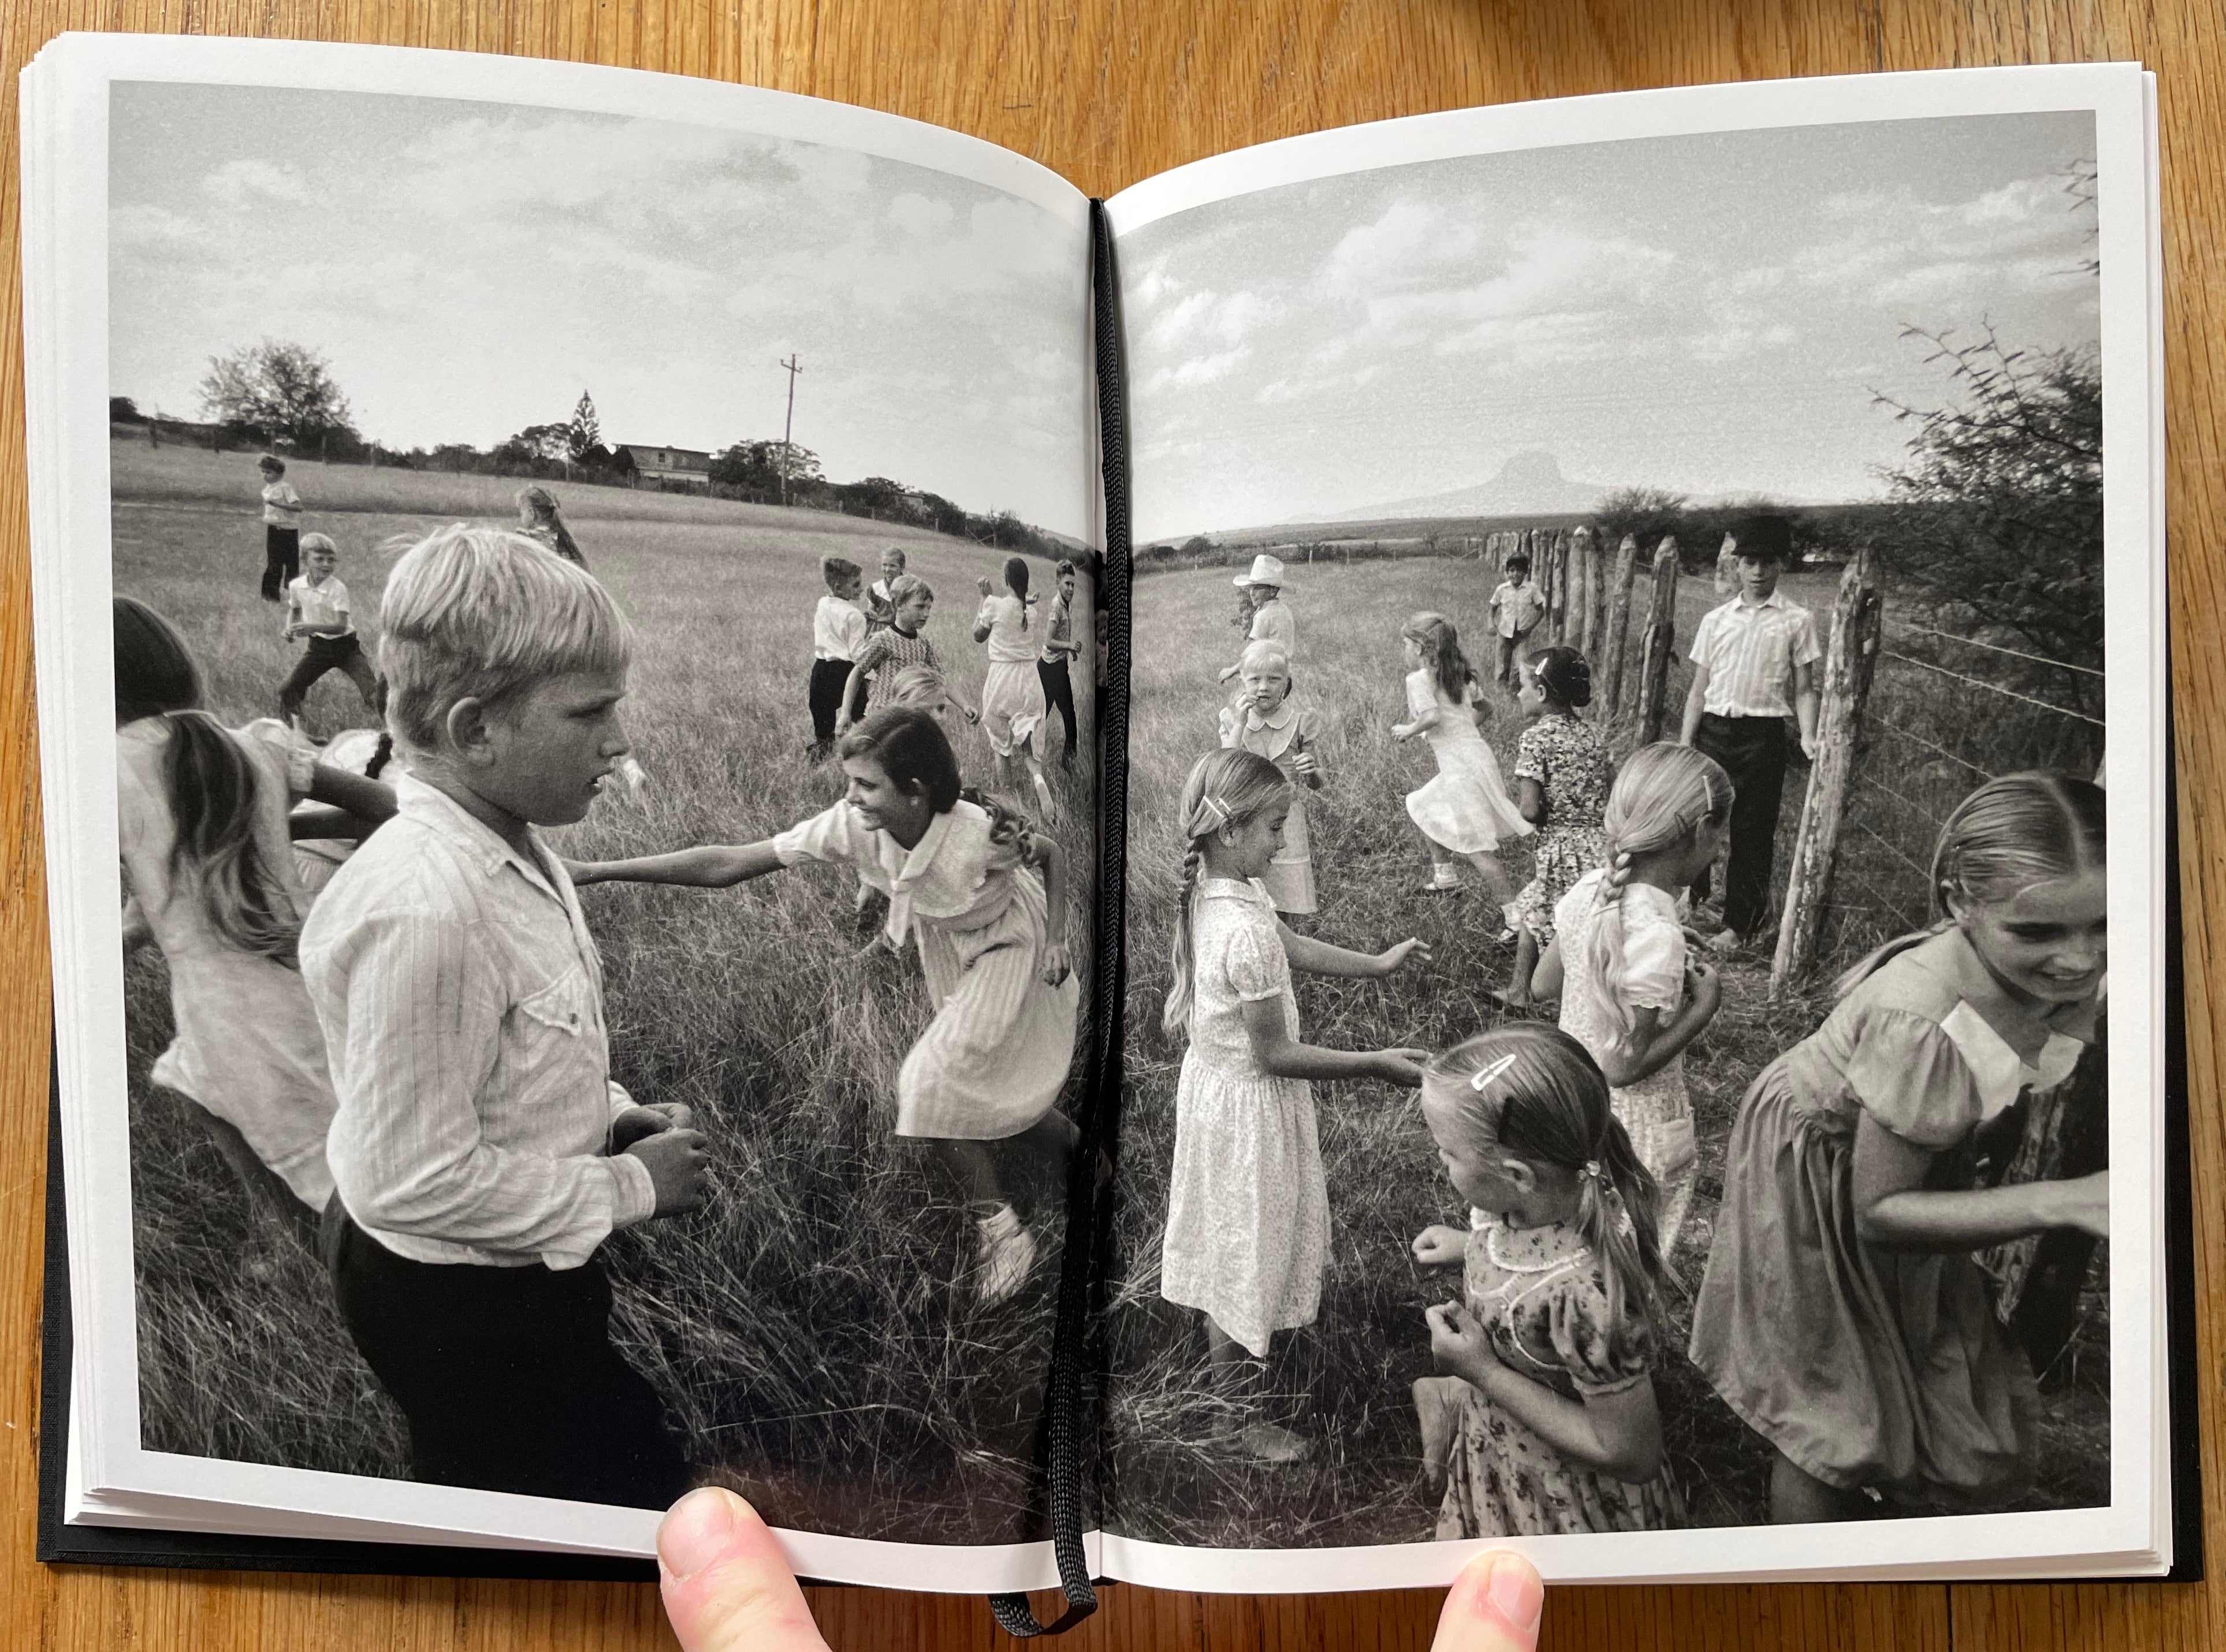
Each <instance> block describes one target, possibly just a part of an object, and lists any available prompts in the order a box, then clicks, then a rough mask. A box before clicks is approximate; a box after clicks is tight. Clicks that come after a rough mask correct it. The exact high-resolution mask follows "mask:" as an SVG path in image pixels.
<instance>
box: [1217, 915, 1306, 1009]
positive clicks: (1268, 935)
mask: <svg viewBox="0 0 2226 1652" xmlns="http://www.w3.org/2000/svg"><path fill="white" fill-rule="evenodd" d="M1224 968H1225V969H1227V970H1228V971H1229V984H1230V985H1231V987H1232V988H1235V989H1236V993H1237V997H1239V998H1240V999H1243V1001H1245V1002H1247V1003H1252V1002H1255V1001H1257V1000H1259V999H1262V998H1276V997H1280V996H1281V995H1282V991H1283V988H1285V987H1287V986H1288V985H1289V984H1290V979H1291V964H1290V960H1289V959H1288V958H1287V957H1285V956H1283V942H1282V937H1280V936H1278V935H1277V934H1276V933H1275V925H1274V924H1273V923H1271V922H1269V921H1268V920H1267V918H1266V917H1265V915H1264V914H1262V921H1261V922H1259V923H1256V924H1244V925H1243V927H1242V928H1240V929H1239V930H1237V932H1236V934H1234V935H1232V936H1231V937H1230V941H1229V950H1228V951H1227V952H1226V953H1225V954H1224Z"/></svg>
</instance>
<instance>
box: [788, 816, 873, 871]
mask: <svg viewBox="0 0 2226 1652" xmlns="http://www.w3.org/2000/svg"><path fill="white" fill-rule="evenodd" d="M872 836H873V834H872V833H871V832H869V831H868V830H867V829H866V828H865V827H863V826H862V825H860V824H859V823H858V816H857V815H856V812H855V810H852V809H851V807H850V805H849V804H847V803H838V804H834V805H832V806H831V807H830V808H827V809H824V810H821V811H820V812H819V813H817V814H816V815H814V816H812V817H811V819H809V820H800V821H798V822H797V823H796V824H795V825H793V826H792V827H790V828H789V829H787V830H786V831H785V832H779V833H776V834H775V835H774V836H773V853H774V854H775V855H779V857H780V863H781V864H782V865H783V866H794V865H795V864H796V863H797V862H798V861H843V862H845V863H847V864H849V865H853V866H855V865H859V864H862V863H863V864H870V863H871V861H873V858H874V855H873V850H872V847H871V840H872Z"/></svg>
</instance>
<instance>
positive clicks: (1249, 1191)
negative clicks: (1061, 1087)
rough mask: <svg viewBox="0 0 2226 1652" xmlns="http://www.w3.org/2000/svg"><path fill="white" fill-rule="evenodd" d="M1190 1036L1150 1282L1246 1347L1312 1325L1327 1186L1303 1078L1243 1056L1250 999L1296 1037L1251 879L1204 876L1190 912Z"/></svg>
mask: <svg viewBox="0 0 2226 1652" xmlns="http://www.w3.org/2000/svg"><path fill="white" fill-rule="evenodd" d="M1190 924H1191V958H1192V982H1193V993H1194V997H1193V999H1192V1007H1191V1020H1190V1047H1189V1048H1188V1049H1187V1050H1186V1051H1185V1052H1183V1064H1182V1078H1181V1080H1180V1083H1178V1084H1177V1086H1176V1089H1175V1153H1174V1166H1173V1169H1172V1170H1171V1171H1170V1172H1168V1177H1167V1236H1166V1238H1165V1239H1164V1241H1163V1242H1161V1247H1160V1294H1161V1295H1162V1296H1164V1297H1165V1298H1167V1300H1168V1301H1170V1302H1174V1303H1180V1305H1181V1306H1184V1307H1186V1308H1198V1309H1201V1310H1203V1311H1204V1312H1206V1313H1209V1314H1212V1316H1213V1322H1214V1323H1215V1324H1216V1325H1219V1326H1220V1327H1221V1328H1222V1330H1224V1331H1226V1332H1228V1333H1229V1335H1230V1336H1231V1337H1234V1338H1236V1340H1237V1342H1239V1343H1241V1344H1243V1346H1244V1347H1245V1349H1246V1350H1247V1351H1249V1352H1250V1353H1251V1354H1252V1355H1254V1356H1255V1357H1265V1356H1266V1354H1267V1352H1268V1339H1269V1337H1270V1336H1271V1335H1272V1334H1273V1333H1274V1332H1275V1331H1285V1330H1288V1329H1290V1328H1291V1327H1293V1326H1295V1325H1312V1324H1313V1319H1314V1315H1315V1313H1316V1312H1318V1311H1319V1310H1320V1306H1321V1283H1322V1269H1323V1267H1324V1265H1325V1263H1326V1261H1327V1259H1328V1255H1329V1187H1328V1184H1327V1182H1326V1180H1325V1179H1324V1177H1323V1173H1322V1162H1321V1147H1320V1142H1319V1141H1318V1140H1317V1137H1316V1134H1315V1124H1314V1093H1313V1085H1311V1084H1309V1083H1307V1081H1306V1080H1304V1079H1303V1078H1276V1077H1271V1076H1270V1075H1269V1074H1267V1073H1263V1072H1262V1071H1260V1070H1259V1068H1258V1067H1256V1066H1255V1065H1254V1064H1253V1061H1252V1040H1251V1038H1250V1035H1249V1034H1248V1033H1247V1032H1245V1030H1244V1008H1243V1007H1244V1006H1245V1005H1246V1004H1248V1003H1255V1002H1258V1001H1262V1000H1269V999H1272V1000H1274V1001H1276V1002H1277V1003H1278V1004H1279V1005H1280V1006H1281V1007H1282V1015H1283V1031H1284V1033H1285V1035H1286V1036H1287V1037H1289V1038H1292V1039H1296V1038H1297V1037H1298V1036H1299V1004H1298V1000H1297V999H1296V998H1295V997H1294V996H1293V995H1292V992H1291V964H1290V960H1289V959H1288V957H1286V956H1284V953H1283V942H1282V937H1281V936H1280V935H1278V934H1277V933H1276V930H1275V908H1274V906H1273V905H1270V904H1269V899H1268V892H1267V890H1266V888H1265V887H1263V886H1262V884H1261V883H1260V881H1259V880H1257V879H1252V880H1247V881H1244V882H1239V881H1237V880H1235V879H1233V878H1207V879H1205V880H1203V881H1202V882H1201V883H1200V884H1199V888H1198V894H1197V899H1196V903H1195V905H1193V906H1192V911H1191V916H1190Z"/></svg>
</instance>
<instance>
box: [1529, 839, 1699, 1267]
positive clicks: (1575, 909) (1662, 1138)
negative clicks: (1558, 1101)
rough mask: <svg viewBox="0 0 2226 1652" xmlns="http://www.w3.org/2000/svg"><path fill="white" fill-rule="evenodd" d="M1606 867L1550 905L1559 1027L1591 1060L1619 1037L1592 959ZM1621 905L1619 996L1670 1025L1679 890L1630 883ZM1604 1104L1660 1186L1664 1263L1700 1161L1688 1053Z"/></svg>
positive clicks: (1681, 973)
mask: <svg viewBox="0 0 2226 1652" xmlns="http://www.w3.org/2000/svg"><path fill="white" fill-rule="evenodd" d="M1606 876H1607V868H1606V867H1593V870H1591V871H1590V872H1587V874H1585V875H1584V876H1583V877H1581V878H1580V879H1578V880H1577V881H1576V884H1575V886H1574V887H1573V888H1572V889H1570V891H1569V893H1568V894H1566V895H1564V896H1562V897H1561V905H1559V906H1557V907H1556V908H1555V912H1554V927H1555V932H1556V934H1557V936H1558V937H1559V938H1560V941H1561V982H1562V985H1561V1031H1562V1032H1566V1033H1568V1035H1569V1036H1570V1037H1571V1038H1573V1039H1575V1040H1576V1041H1577V1042H1578V1043H1580V1044H1581V1045H1584V1046H1585V1048H1586V1049H1587V1050H1589V1051H1591V1052H1592V1054H1593V1059H1594V1060H1595V1061H1597V1060H1598V1059H1600V1057H1601V1055H1602V1054H1604V1053H1605V1052H1607V1051H1608V1050H1610V1049H1612V1048H1613V1047H1614V1046H1615V1045H1616V1044H1617V1042H1618V1041H1619V1039H1621V1038H1622V1036H1623V1032H1622V1027H1621V1025H1620V1023H1619V1021H1618V1020H1617V1018H1616V1015H1615V1013H1614V1009H1613V1007H1612V1004H1611V1002H1610V1000H1609V998H1608V996H1607V988H1606V984H1605V983H1604V982H1601V981H1600V978H1599V976H1598V975H1597V974H1596V973H1595V971H1594V969H1593V958H1592V938H1593V926H1594V925H1595V924H1598V923H1599V921H1600V917H1601V914H1602V913H1603V912H1605V911H1606V908H1604V907H1603V906H1602V905H1600V883H1601V880H1603V879H1605V878H1606ZM1622 906H1623V969H1622V971H1621V982H1620V985H1619V988H1618V989H1617V991H1616V994H1615V998H1616V1000H1617V1001H1619V1002H1620V1003H1621V1004H1622V1006H1623V1007H1624V1008H1625V1010H1626V1011H1636V1010H1642V1009H1650V1010H1654V1011H1657V1012H1658V1017H1657V1025H1666V1024H1667V1023H1668V1022H1669V1020H1670V1019H1671V1018H1672V1017H1673V1016H1675V1015H1676V1013H1678V1012H1679V1011H1680V1010H1682V1009H1683V1008H1684V1007H1685V956H1686V955H1685V926H1684V923H1683V921H1682V916H1681V914H1680V912H1679V910H1678V904H1677V898H1676V897H1675V896H1672V895H1671V894H1670V893H1669V892H1668V891H1667V890H1663V889H1657V888H1656V887H1654V886H1653V885H1651V884H1645V883H1633V884H1628V885H1626V886H1625V888H1624V892H1623V900H1622ZM1608 1103H1609V1105H1610V1106H1612V1108H1613V1109H1615V1115H1616V1117H1617V1118H1619V1119H1620V1120H1621V1121H1623V1128H1625V1130H1626V1131H1627V1132H1629V1133H1630V1135H1631V1146H1632V1147H1634V1148H1636V1149H1637V1150H1638V1162H1639V1163H1641V1164H1642V1165H1644V1166H1646V1168H1647V1171H1648V1172H1649V1173H1650V1174H1651V1175H1652V1176H1653V1178H1654V1183H1655V1185H1656V1186H1657V1188H1658V1189H1660V1191H1661V1200H1660V1203H1659V1204H1658V1205H1657V1207H1656V1212H1657V1220H1656V1225H1655V1232H1656V1235H1657V1240H1658V1242H1659V1243H1660V1245H1661V1247H1662V1257H1663V1261H1664V1262H1665V1263H1666V1262H1667V1261H1669V1256H1670V1254H1671V1253H1672V1252H1673V1251H1675V1250H1676V1248H1677V1235H1678V1232H1679V1231H1680V1230H1681V1229H1682V1228H1683V1227H1684V1225H1685V1212H1686V1210H1688V1209H1689V1207H1690V1206H1691V1204H1692V1203H1693V1181H1694V1177H1695V1172H1696V1169H1697V1166H1698V1164H1699V1160H1700V1151H1699V1146H1698V1143H1697V1142H1696V1141H1695V1137H1694V1134H1693V1101H1692V1096H1691V1094H1690V1093H1689V1091H1688V1090H1687V1089H1686V1088H1685V1055H1684V1052H1682V1050H1681V1051H1679V1052H1677V1053H1676V1055H1674V1056H1672V1057H1670V1058H1669V1061H1668V1062H1666V1063H1665V1064H1663V1066H1662V1068H1661V1069H1660V1071H1656V1072H1652V1073H1650V1074H1648V1075H1647V1076H1646V1077H1644V1078H1642V1079H1640V1080H1639V1081H1638V1083H1635V1084H1625V1085H1622V1086H1620V1087H1616V1088H1611V1089H1610V1090H1608Z"/></svg>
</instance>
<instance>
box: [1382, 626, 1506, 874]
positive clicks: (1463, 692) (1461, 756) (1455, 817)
mask: <svg viewBox="0 0 2226 1652" xmlns="http://www.w3.org/2000/svg"><path fill="white" fill-rule="evenodd" d="M1399 635H1400V638H1401V639H1402V641H1403V642H1404V644H1405V645H1406V655H1407V718H1408V720H1407V721H1405V722H1402V723H1394V724H1392V725H1391V738H1392V739H1394V740H1412V739H1413V738H1414V737H1415V735H1417V734H1427V735H1428V737H1429V741H1430V749H1431V751H1432V752H1434V753H1435V754H1436V756H1437V759H1438V773H1437V778H1435V779H1434V780H1432V781H1431V782H1430V783H1429V784H1428V785H1426V786H1424V787H1422V788H1421V790H1420V791H1410V792H1409V793H1408V794H1407V814H1408V816H1409V818H1410V819H1412V820H1413V821H1414V823H1415V827H1416V829H1418V830H1420V831H1421V834H1422V837H1423V840H1424V841H1425V842H1428V844H1429V846H1430V865H1431V872H1430V880H1429V882H1428V883H1426V884H1424V885H1423V887H1424V888H1425V889H1429V890H1453V889H1459V888H1460V873H1459V872H1457V871H1455V870H1454V861H1455V860H1456V858H1460V859H1464V860H1466V861H1468V863H1469V864H1470V865H1471V866H1473V867H1475V868H1476V869H1477V871H1478V873H1479V874H1481V876H1482V877H1483V879H1484V881H1485V887H1486V888H1488V889H1490V890H1491V898H1492V899H1493V900H1494V901H1495V902H1496V903H1498V905H1501V906H1503V907H1504V906H1506V905H1509V904H1510V902H1512V901H1513V900H1514V899H1515V883H1514V880H1512V879H1510V877H1509V876H1508V875H1507V872H1506V868H1504V867H1502V866H1501V865H1500V864H1499V862H1498V861H1497V860H1496V859H1494V858H1493V855H1492V851H1493V850H1494V849H1497V848H1498V847H1499V844H1500V842H1501V840H1502V839H1504V838H1510V837H1527V836H1530V829H1531V828H1530V822H1529V821H1527V820H1525V819H1523V816H1521V815H1519V814H1517V812H1516V810H1515V805H1514V804H1512V803H1511V802H1510V801H1509V800H1508V797H1507V783H1506V782H1505V781H1504V780H1502V779H1501V778H1499V759H1498V758H1496V757H1494V756H1493V755H1492V753H1491V746H1490V745H1489V744H1488V743H1487V742H1486V741H1485V738H1484V736H1483V734H1480V733H1479V732H1478V730H1477V726H1476V718H1477V710H1478V706H1479V701H1480V700H1481V697H1482V696H1481V694H1480V691H1479V686H1478V683H1477V680H1476V672H1475V671H1474V670H1472V669H1471V667H1470V665H1469V663H1468V657H1467V656H1466V655H1465V654H1463V653H1462V652H1461V647H1460V635H1459V634H1458V633H1457V632H1455V631H1454V630H1453V621H1452V620H1450V619H1447V618H1446V617H1445V615H1443V614H1441V613H1418V614H1416V615H1415V617H1414V618H1413V619H1409V620H1408V621H1407V623H1406V625H1405V626H1404V627H1403V628H1402V630H1401V631H1400V632H1399Z"/></svg>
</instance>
